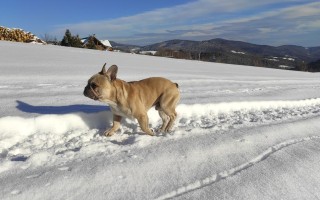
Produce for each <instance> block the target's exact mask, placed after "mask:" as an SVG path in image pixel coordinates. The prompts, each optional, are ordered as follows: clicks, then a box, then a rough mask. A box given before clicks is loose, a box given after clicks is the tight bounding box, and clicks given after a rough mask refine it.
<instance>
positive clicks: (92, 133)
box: [0, 42, 320, 200]
mask: <svg viewBox="0 0 320 200" xmlns="http://www.w3.org/2000/svg"><path fill="white" fill-rule="evenodd" d="M0 51H1V53H0V69H1V74H0V80H1V81H0V97H1V106H0V196H1V198H2V199H10V200H12V199H17V200H20V199H77V200H79V199H95V200H96V199H157V198H158V199H167V198H174V199H237V200H238V199H319V198H320V193H319V191H320V181H319V180H320V173H319V172H318V171H319V170H318V164H319V162H320V157H319V155H320V154H319V153H320V148H319V144H320V139H319V136H320V135H319V134H320V125H319V120H320V90H319V88H320V74H316V73H302V72H294V71H285V70H274V69H265V68H258V67H250V66H236V65H225V64H219V63H206V62H198V61H186V60H176V59H168V58H159V57H153V56H141V55H134V54H124V53H117V52H101V51H91V50H84V49H76V48H63V47H57V46H49V45H47V46H39V45H30V44H28V45H27V44H19V43H10V42H0ZM105 62H107V65H112V64H117V65H118V67H119V73H118V75H119V78H120V79H123V80H126V81H132V80H139V79H142V78H146V77H151V76H163V77H166V78H169V79H171V80H173V81H174V82H177V83H178V84H179V89H180V91H181V97H182V98H181V102H180V104H179V105H178V107H177V112H178V118H177V120H176V123H175V126H174V131H172V132H171V133H168V134H162V133H159V132H157V134H156V136H155V137H150V136H148V135H145V134H144V133H143V132H142V131H141V130H140V128H139V126H138V124H137V122H136V121H132V120H129V119H123V121H122V127H121V129H120V130H119V131H118V133H117V134H115V135H114V136H112V137H110V138H107V137H105V136H103V132H104V131H105V129H107V128H109V127H110V126H111V122H112V114H111V112H110V110H109V108H108V107H107V105H104V104H102V103H99V102H95V101H92V100H90V99H88V98H85V97H84V96H83V95H82V92H83V88H84V86H85V85H86V82H87V80H88V78H89V77H90V76H91V75H93V74H94V73H96V72H98V71H100V70H101V67H102V65H103V63H105ZM148 115H149V118H150V126H151V127H152V128H153V129H154V130H157V129H158V128H159V127H160V126H161V120H160V117H159V116H158V113H157V111H155V110H154V109H151V110H150V111H149V112H148Z"/></svg>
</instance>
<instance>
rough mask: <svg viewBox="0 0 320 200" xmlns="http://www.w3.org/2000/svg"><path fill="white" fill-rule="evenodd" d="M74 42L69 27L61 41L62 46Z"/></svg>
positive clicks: (68, 45)
mask: <svg viewBox="0 0 320 200" xmlns="http://www.w3.org/2000/svg"><path fill="white" fill-rule="evenodd" d="M71 43H72V35H71V32H70V30H69V29H67V30H66V32H65V34H64V36H63V39H62V41H61V46H67V47H70V46H71Z"/></svg>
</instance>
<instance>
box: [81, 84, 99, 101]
mask: <svg viewBox="0 0 320 200" xmlns="http://www.w3.org/2000/svg"><path fill="white" fill-rule="evenodd" d="M83 95H84V96H86V97H88V98H90V99H93V100H99V95H98V94H97V92H96V91H94V89H93V88H92V87H91V86H89V85H87V86H86V87H85V88H84V91H83Z"/></svg>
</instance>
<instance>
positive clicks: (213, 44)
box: [141, 39, 320, 62]
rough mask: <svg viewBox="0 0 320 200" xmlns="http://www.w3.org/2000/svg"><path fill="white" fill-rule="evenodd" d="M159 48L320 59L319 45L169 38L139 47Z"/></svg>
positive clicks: (146, 48) (145, 48) (307, 59)
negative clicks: (273, 44)
mask: <svg viewBox="0 0 320 200" xmlns="http://www.w3.org/2000/svg"><path fill="white" fill-rule="evenodd" d="M160 49H172V50H185V51H195V52H207V53H211V52H216V51H229V52H231V51H234V52H243V53H247V54H253V55H260V56H264V57H290V58H294V59H299V60H303V61H306V62H312V61H316V60H318V59H320V47H310V48H305V47H302V46H296V45H283V46H278V47H274V46H268V45H257V44H251V43H247V42H240V41H232V40H224V39H212V40H206V41H189V40H169V41H165V42H160V43H156V44H152V45H147V46H143V47H141V50H144V51H151V50H156V51H157V50H160Z"/></svg>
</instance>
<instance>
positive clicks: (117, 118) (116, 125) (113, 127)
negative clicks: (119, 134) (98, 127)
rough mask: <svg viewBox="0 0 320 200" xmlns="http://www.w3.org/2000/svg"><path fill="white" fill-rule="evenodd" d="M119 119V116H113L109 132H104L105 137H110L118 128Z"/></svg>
mask: <svg viewBox="0 0 320 200" xmlns="http://www.w3.org/2000/svg"><path fill="white" fill-rule="evenodd" d="M121 119H122V117H121V116H119V115H113V125H112V127H111V128H110V129H109V130H107V131H105V132H104V134H105V135H106V136H112V135H113V134H114V133H115V132H116V131H117V130H118V129H119V128H120V122H121Z"/></svg>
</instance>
